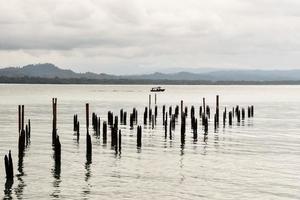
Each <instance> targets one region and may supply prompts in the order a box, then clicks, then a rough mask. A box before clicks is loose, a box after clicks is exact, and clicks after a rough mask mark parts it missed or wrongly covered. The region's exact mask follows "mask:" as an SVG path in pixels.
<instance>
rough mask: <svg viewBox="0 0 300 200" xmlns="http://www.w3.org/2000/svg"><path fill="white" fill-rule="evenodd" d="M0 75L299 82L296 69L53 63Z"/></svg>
mask: <svg viewBox="0 0 300 200" xmlns="http://www.w3.org/2000/svg"><path fill="white" fill-rule="evenodd" d="M0 77H8V78H9V77H10V78H22V77H35V78H48V79H49V78H60V79H93V80H170V81H180V80H182V81H212V82H214V81H300V70H216V71H210V70H208V69H205V70H203V72H202V73H192V72H185V71H182V72H176V73H161V72H155V73H151V74H140V75H119V76H117V75H110V74H104V73H101V74H97V73H92V72H86V73H76V72H74V71H72V70H65V69H61V68H59V67H57V66H55V65H53V64H50V63H45V64H35V65H26V66H24V67H8V68H2V69H0Z"/></svg>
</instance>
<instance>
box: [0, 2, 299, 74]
mask: <svg viewBox="0 0 300 200" xmlns="http://www.w3.org/2000/svg"><path fill="white" fill-rule="evenodd" d="M299 33H300V1H299V0H9V1H7V0H0V66H1V67H8V66H23V65H26V64H34V63H53V64H55V65H57V66H59V67H61V68H66V69H72V70H74V71H77V72H85V71H92V72H97V73H101V72H108V73H115V74H130V73H132V74H133V73H143V72H151V71H164V70H172V69H183V70H184V69H189V70H193V69H195V70H199V69H200V70H201V69H207V68H221V69H292V68H293V69H295V68H298V69H300V59H299V58H300V34H299Z"/></svg>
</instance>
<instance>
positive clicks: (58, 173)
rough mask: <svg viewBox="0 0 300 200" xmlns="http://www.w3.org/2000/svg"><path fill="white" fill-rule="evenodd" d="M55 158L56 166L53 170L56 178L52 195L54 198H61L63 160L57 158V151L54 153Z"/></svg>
mask: <svg viewBox="0 0 300 200" xmlns="http://www.w3.org/2000/svg"><path fill="white" fill-rule="evenodd" d="M53 160H54V166H53V168H52V170H51V173H52V176H53V178H54V180H53V183H52V185H53V189H54V190H53V192H52V194H51V195H50V196H51V197H53V198H57V199H59V198H60V183H61V179H60V176H61V162H60V161H58V160H56V159H55V153H54V154H53Z"/></svg>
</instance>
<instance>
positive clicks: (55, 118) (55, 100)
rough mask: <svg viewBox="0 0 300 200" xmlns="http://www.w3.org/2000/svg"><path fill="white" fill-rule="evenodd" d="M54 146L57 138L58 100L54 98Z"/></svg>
mask: <svg viewBox="0 0 300 200" xmlns="http://www.w3.org/2000/svg"><path fill="white" fill-rule="evenodd" d="M52 113H53V119H52V144H53V145H55V142H56V136H57V126H56V124H57V98H52Z"/></svg>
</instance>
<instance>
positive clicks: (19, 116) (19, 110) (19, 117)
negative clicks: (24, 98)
mask: <svg viewBox="0 0 300 200" xmlns="http://www.w3.org/2000/svg"><path fill="white" fill-rule="evenodd" d="M18 112H19V115H18V126H19V129H18V130H19V131H18V133H19V134H20V132H21V105H19V106H18Z"/></svg>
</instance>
